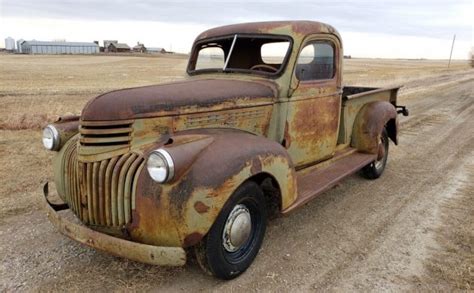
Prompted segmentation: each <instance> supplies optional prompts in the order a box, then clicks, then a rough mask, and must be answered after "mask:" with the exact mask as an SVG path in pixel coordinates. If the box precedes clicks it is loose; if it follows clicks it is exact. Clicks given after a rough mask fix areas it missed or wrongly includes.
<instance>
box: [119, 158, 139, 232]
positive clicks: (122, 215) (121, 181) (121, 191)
mask: <svg viewBox="0 0 474 293" xmlns="http://www.w3.org/2000/svg"><path fill="white" fill-rule="evenodd" d="M136 158H137V155H136V154H132V155H131V156H130V157H128V159H127V161H125V163H124V165H123V167H122V169H121V170H120V175H119V181H118V182H119V184H118V194H117V215H118V224H119V225H123V224H125V213H124V210H123V208H124V202H123V200H124V195H123V194H124V187H125V186H126V185H125V176H126V174H127V172H128V170H129V168H130V165H131V164H132V162H133V161H134V160H135V159H136Z"/></svg>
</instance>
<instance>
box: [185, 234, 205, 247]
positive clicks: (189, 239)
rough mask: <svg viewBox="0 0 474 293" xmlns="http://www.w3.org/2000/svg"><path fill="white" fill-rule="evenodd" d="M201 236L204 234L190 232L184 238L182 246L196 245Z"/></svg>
mask: <svg viewBox="0 0 474 293" xmlns="http://www.w3.org/2000/svg"><path fill="white" fill-rule="evenodd" d="M202 237H204V235H202V234H201V233H198V232H194V233H191V234H189V235H188V236H186V237H185V238H184V243H183V246H184V247H190V246H193V245H196V244H198V243H199V241H201V239H202Z"/></svg>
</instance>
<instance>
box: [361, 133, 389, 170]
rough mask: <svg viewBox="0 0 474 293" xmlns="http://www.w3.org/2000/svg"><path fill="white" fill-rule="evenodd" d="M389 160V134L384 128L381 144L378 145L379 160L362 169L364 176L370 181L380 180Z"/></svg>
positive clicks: (380, 139)
mask: <svg viewBox="0 0 474 293" xmlns="http://www.w3.org/2000/svg"><path fill="white" fill-rule="evenodd" d="M387 158H388V134H387V130H386V129H385V128H384V129H383V131H382V133H381V134H380V138H379V144H378V153H377V159H376V160H375V161H373V162H372V163H370V164H368V165H367V166H365V167H364V168H362V174H363V175H364V177H366V178H368V179H377V178H379V177H380V176H381V175H382V173H383V171H384V170H385V166H386V165H387Z"/></svg>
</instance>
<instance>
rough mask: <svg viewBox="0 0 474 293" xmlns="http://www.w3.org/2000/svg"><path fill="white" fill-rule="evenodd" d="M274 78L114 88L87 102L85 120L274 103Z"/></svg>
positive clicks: (216, 109)
mask: <svg viewBox="0 0 474 293" xmlns="http://www.w3.org/2000/svg"><path fill="white" fill-rule="evenodd" d="M276 97H277V90H276V85H275V84H274V83H272V82H270V81H264V80H258V81H242V80H225V79H198V80H187V81H181V82H174V83H168V84H161V85H153V86H145V87H137V88H129V89H122V90H116V91H112V92H109V93H106V94H103V95H100V96H98V97H96V98H94V99H92V100H91V101H89V103H87V105H86V106H85V108H84V109H83V111H82V115H81V119H82V120H83V121H106V120H125V119H136V118H147V117H159V116H168V115H177V114H188V113H196V112H204V111H206V112H207V111H218V110H224V109H232V108H239V107H251V106H259V105H265V104H270V103H272V102H273V101H274V99H275V98H276Z"/></svg>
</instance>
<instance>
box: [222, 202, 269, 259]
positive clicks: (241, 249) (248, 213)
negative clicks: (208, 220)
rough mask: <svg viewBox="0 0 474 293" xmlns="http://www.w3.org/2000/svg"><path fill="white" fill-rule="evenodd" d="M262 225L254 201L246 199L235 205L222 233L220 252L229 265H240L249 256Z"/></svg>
mask: <svg viewBox="0 0 474 293" xmlns="http://www.w3.org/2000/svg"><path fill="white" fill-rule="evenodd" d="M262 224H263V220H262V216H261V214H260V212H259V209H258V207H257V203H256V202H255V200H254V199H252V198H246V199H244V200H243V201H241V202H240V203H239V204H237V205H235V207H234V208H233V209H232V211H231V212H230V213H229V216H228V217H227V220H226V224H225V225H224V229H223V231H222V250H223V254H224V257H225V258H226V260H227V261H228V262H229V263H233V264H236V263H240V262H241V261H242V260H243V259H245V258H246V257H247V256H248V255H250V254H251V252H252V249H253V248H254V247H255V246H256V244H257V242H258V237H257V235H258V232H259V230H261V229H262Z"/></svg>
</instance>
